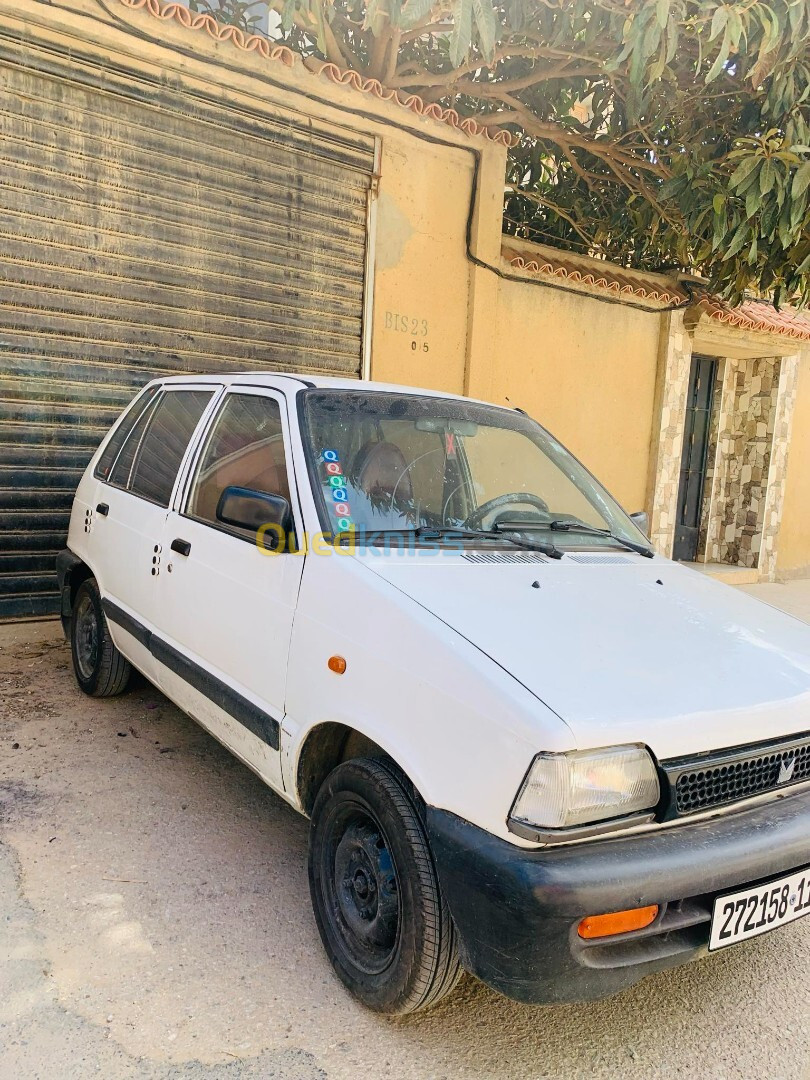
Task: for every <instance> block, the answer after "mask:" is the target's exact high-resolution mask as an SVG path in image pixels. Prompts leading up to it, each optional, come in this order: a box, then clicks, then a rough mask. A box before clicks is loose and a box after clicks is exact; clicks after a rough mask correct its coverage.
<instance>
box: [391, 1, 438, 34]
mask: <svg viewBox="0 0 810 1080" xmlns="http://www.w3.org/2000/svg"><path fill="white" fill-rule="evenodd" d="M435 2H436V0H407V2H406V3H405V4H403V5H402V11H401V14H400V17H399V29H401V30H413V28H414V27H415V26H416V25H418V24H419V23H420V22H422V21H423V19H425V18H427V16H428V15H429V14H430V12H431V9H432V8H433V6H434V4H435Z"/></svg>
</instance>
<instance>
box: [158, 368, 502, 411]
mask: <svg viewBox="0 0 810 1080" xmlns="http://www.w3.org/2000/svg"><path fill="white" fill-rule="evenodd" d="M152 382H153V383H159V384H160V385H163V384H167V385H169V386H174V385H182V384H183V383H194V384H195V385H198V386H199V385H200V384H201V383H203V384H204V383H216V384H217V385H218V386H221V385H222V384H223V383H224V384H225V385H226V386H266V387H268V389H274V388H276V387H277V385H278V384H279V383H281V384H282V385H283V384H288V388H289V389H290V390H291V391H293V392H294V393H296V392H298V391H299V390H304V389H307V388H309V387H318V388H319V389H321V388H322V389H324V390H368V391H377V392H387V393H395V394H419V395H421V396H423V397H436V398H451V399H453V400H456V401H476V402H478V403H479V404H481V405H490V404H492V403H491V402H487V401H481V400H480V399H478V398H469V397H464V396H463V395H462V394H451V393H448V392H447V391H445V390H428V389H427V388H426V387H420V386H402V385H400V384H399V383H384V382H373V381H371V380H369V379H362V380H361V379H340V378H336V377H333V376H327V375H307V374H303V373H302V374H297V373H292V372H289V371H238V372H221V373H216V372H213V373H212V372H209V373H207V374H205V375H199V374H191V375H168V376H166V377H164V378H157V379H153V380H152ZM286 388H287V387H285V389H286ZM495 407H496V408H506V409H508V408H509V406H495Z"/></svg>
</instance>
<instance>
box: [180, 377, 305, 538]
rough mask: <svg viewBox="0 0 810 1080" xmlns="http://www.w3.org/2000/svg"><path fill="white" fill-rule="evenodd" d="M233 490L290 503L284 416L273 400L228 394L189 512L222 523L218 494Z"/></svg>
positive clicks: (253, 395)
mask: <svg viewBox="0 0 810 1080" xmlns="http://www.w3.org/2000/svg"><path fill="white" fill-rule="evenodd" d="M233 486H235V487H243V488H250V489H251V490H252V491H261V492H263V493H264V494H267V495H282V496H283V497H284V498H285V499H287V501H288V502H289V500H290V484H289V479H288V474H287V459H286V455H285V452H284V436H283V434H282V427H281V412H280V410H279V406H278V402H277V401H275V400H274V399H273V398H269V397H264V396H262V395H258V394H229V395H228V397H227V398H226V399H225V404H224V405H223V407H222V410H221V412H220V414H219V416H218V417H217V420H216V423H215V424H214V429H213V431H212V432H211V437H210V438H209V440H208V445H207V446H206V448H205V452H204V453H203V456H202V459H201V460H200V464H199V466H198V468H197V473H196V476H195V477H194V483H193V485H192V488H191V493H190V495H189V500H188V506H187V507H186V513H188V514H189V516H190V517H195V518H199V519H201V520H202V521H209V522H211V523H215V524H219V523H218V522H217V518H216V511H217V505H218V504H219V499H220V496H221V495H222V492H223V491H224V490H225V488H226V487H233Z"/></svg>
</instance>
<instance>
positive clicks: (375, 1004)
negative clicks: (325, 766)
mask: <svg viewBox="0 0 810 1080" xmlns="http://www.w3.org/2000/svg"><path fill="white" fill-rule="evenodd" d="M309 882H310V893H311V896H312V904H313V908H314V910H315V919H316V921H317V924H318V929H319V931H320V935H321V940H322V941H323V944H324V948H325V949H326V952H327V954H328V956H329V959H330V960H331V962H332V966H333V967H334V969H335V971H336V972H337V974H338V976H339V977H340V979H341V980H342V981H343V982H344V983H345V985H346V986H347V987H348V988H349V990H351V992H352V993H353V994H354V995H355V996H356V997H358V998H359V999H360V1001H362V1002H363V1004H364V1005H367V1006H368V1007H369V1008H371V1009H374V1010H375V1011H377V1012H382V1013H393V1014H402V1013H410V1012H415V1011H416V1010H417V1009H424V1008H426V1007H427V1006H429V1005H434V1004H435V1003H436V1002H438V1001H439V1000H440V999H441V998H443V997H444V996H445V995H446V994H448V993H449V992H450V991H451V990H452V989H453V987H454V986H455V985H456V983H457V982H458V979H459V976H460V974H461V968H460V966H459V962H458V956H457V952H456V942H455V930H454V927H453V923H452V920H451V918H450V914H449V912H448V910H447V906H446V904H445V903H444V900H443V898H442V895H441V891H440V889H439V882H438V879H437V877H436V869H435V866H434V864H433V857H432V855H431V852H430V848H429V847H428V842H427V836H426V835H425V830H424V826H423V824H422V821H421V818H420V816H419V813H418V811H417V808H416V805H415V801H414V799H413V798H412V797H411V794H410V793H409V791H408V789H407V785H406V784H405V783H403V782H402V781H401V780H400V779H399V777H397V776H396V775H395V774H394V771H393V770H392V769H390V768H388V767H387V766H386V765H384V764H382V763H381V762H379V761H372V760H369V759H365V758H359V759H356V760H354V761H348V762H345V763H344V764H342V765H339V766H338V767H337V768H336V769H335V770H334V771H333V772H332V773H331V774H330V775H329V776H328V777H327V779H326V781H325V782H324V784H323V787H322V788H321V790H320V792H319V793H318V797H317V799H316V802H315V807H314V809H313V812H312V827H311V832H310V844H309Z"/></svg>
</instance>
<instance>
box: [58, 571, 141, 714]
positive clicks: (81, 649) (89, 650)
mask: <svg viewBox="0 0 810 1080" xmlns="http://www.w3.org/2000/svg"><path fill="white" fill-rule="evenodd" d="M70 651H71V654H72V656H73V671H74V674H75V675H76V682H77V683H78V684H79V686H80V687H81V689H82V690H84V692H85V694H90V695H91V696H92V697H113V696H114V695H115V694H120V693H123V691H124V690H126V688H127V684H128V683H129V679H130V676H131V674H132V668H131V667H130V664H129V661H128V660H126V659H125V658H124V657H123V656H122V655H121V653H120V652H119V651H118V649H116V647H115V645H113V641H112V638H111V637H110V631H109V628H108V626H107V620H106V618H105V617H104V611H103V610H102V607H101V596H100V595H99V591H98V585H97V584H96V579H95V578H87V579H86V580H85V581H83V582H82V583H81V585H80V586H79V588H78V589H77V590H76V598H75V600H74V602H73V613H72V617H71V623H70Z"/></svg>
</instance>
